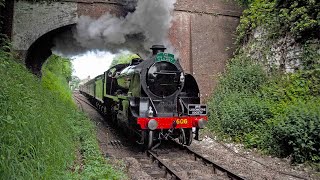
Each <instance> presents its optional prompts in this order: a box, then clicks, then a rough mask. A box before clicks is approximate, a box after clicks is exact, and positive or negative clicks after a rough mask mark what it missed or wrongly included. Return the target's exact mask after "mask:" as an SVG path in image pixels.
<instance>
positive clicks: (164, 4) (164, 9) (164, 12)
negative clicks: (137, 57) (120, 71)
mask: <svg viewBox="0 0 320 180" xmlns="http://www.w3.org/2000/svg"><path fill="white" fill-rule="evenodd" d="M175 1H176V0H138V2H136V1H135V0H131V1H128V0H127V4H130V5H131V6H132V4H137V5H136V7H135V11H134V12H132V13H128V14H127V16H126V17H116V16H113V15H111V14H105V15H103V16H101V17H100V18H99V19H92V18H91V17H87V16H81V17H80V18H79V21H78V24H77V26H76V28H75V29H73V30H72V35H71V34H70V33H69V34H64V35H62V36H61V37H59V38H56V40H55V47H54V50H55V51H56V52H59V53H60V54H64V55H69V56H70V55H72V54H79V53H81V52H84V51H86V50H89V49H91V50H92V49H97V50H109V51H111V52H113V53H117V52H119V51H120V50H123V49H126V50H129V51H132V52H138V53H142V54H146V53H147V52H148V51H149V48H150V47H151V45H153V44H164V45H166V46H168V47H171V46H170V44H169V41H168V39H167V33H168V30H169V28H170V27H171V20H172V12H173V10H174V3H175Z"/></svg>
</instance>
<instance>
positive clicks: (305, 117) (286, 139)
mask: <svg viewBox="0 0 320 180" xmlns="http://www.w3.org/2000/svg"><path fill="white" fill-rule="evenodd" d="M319 104H320V101H319V99H318V100H312V101H309V102H297V103H296V104H293V105H290V106H289V107H288V108H287V109H286V111H285V113H284V114H282V115H279V116H277V117H276V118H277V119H276V120H275V121H278V122H279V123H278V124H277V125H276V126H275V127H274V129H273V131H272V136H271V137H273V141H274V142H272V146H274V147H275V149H277V150H279V151H278V152H275V153H278V154H279V155H280V156H283V157H286V156H289V155H291V156H292V158H293V160H294V161H295V162H298V163H301V162H305V161H313V162H320V154H319V152H320V108H319Z"/></svg>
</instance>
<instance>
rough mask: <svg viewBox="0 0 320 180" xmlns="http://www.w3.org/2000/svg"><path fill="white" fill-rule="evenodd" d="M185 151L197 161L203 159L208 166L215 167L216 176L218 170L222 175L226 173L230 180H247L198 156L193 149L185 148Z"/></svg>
mask: <svg viewBox="0 0 320 180" xmlns="http://www.w3.org/2000/svg"><path fill="white" fill-rule="evenodd" d="M185 150H187V151H188V153H190V154H193V155H194V158H195V161H196V160H197V158H198V159H201V160H202V161H203V162H204V163H206V164H210V165H212V167H213V172H214V173H215V174H216V169H218V170H219V171H221V172H222V173H224V174H225V175H227V176H228V177H229V178H230V179H237V180H245V179H244V178H243V177H241V176H239V175H236V174H235V173H233V172H231V171H229V170H227V169H226V168H224V167H222V166H220V165H218V164H216V163H215V162H213V161H211V160H209V159H207V158H206V157H203V156H202V155H200V154H198V153H197V152H195V151H193V150H192V149H190V148H189V147H185Z"/></svg>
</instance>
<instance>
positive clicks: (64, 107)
mask: <svg viewBox="0 0 320 180" xmlns="http://www.w3.org/2000/svg"><path fill="white" fill-rule="evenodd" d="M5 49H6V50H7V48H5ZM0 59H1V61H0V73H1V76H0V82H1V83H0V131H1V135H0V147H1V148H0V177H1V178H2V179H125V178H126V177H125V176H124V175H123V174H121V173H120V172H118V171H115V170H114V169H113V168H112V167H111V166H110V165H108V164H107V163H106V161H105V159H104V158H103V157H102V155H101V153H100V151H99V147H98V143H97V140H96V137H95V130H94V125H93V124H92V123H91V122H90V120H88V119H87V118H86V117H85V115H84V114H83V113H81V112H79V111H78V110H77V109H76V107H75V105H74V103H73V102H72V99H71V98H72V97H71V93H70V90H69V89H68V84H67V83H66V82H67V81H66V79H68V78H69V77H70V72H71V69H70V67H71V66H70V63H68V62H67V60H66V59H63V58H60V57H58V56H52V57H50V59H49V60H48V62H47V63H46V64H45V67H44V69H43V79H42V81H40V80H39V79H38V78H37V77H36V76H34V75H32V74H31V73H30V72H28V70H26V68H25V67H24V66H23V65H22V64H18V63H16V62H15V61H16V60H15V58H14V57H13V55H12V53H10V52H7V51H4V47H3V46H1V48H0ZM76 152H79V153H76ZM77 154H78V155H77ZM76 155H77V156H76ZM76 159H80V161H81V162H78V161H79V160H76Z"/></svg>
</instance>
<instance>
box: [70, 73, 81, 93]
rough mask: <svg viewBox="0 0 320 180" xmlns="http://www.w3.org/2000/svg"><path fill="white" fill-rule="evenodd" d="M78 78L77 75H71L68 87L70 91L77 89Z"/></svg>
mask: <svg viewBox="0 0 320 180" xmlns="http://www.w3.org/2000/svg"><path fill="white" fill-rule="evenodd" d="M80 82H81V80H80V78H79V77H77V76H71V81H70V88H71V90H72V91H74V90H75V89H76V88H78V89H79V85H80Z"/></svg>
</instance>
